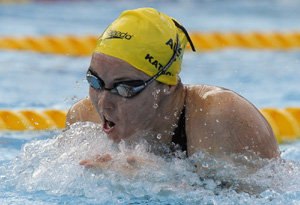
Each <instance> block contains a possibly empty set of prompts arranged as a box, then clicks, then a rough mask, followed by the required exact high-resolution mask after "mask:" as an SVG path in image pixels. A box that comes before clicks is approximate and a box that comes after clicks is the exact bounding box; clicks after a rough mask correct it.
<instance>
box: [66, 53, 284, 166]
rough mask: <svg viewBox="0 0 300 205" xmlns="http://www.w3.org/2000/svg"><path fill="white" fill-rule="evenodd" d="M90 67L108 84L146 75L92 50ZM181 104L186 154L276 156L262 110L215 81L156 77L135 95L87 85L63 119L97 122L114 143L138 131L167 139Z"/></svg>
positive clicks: (153, 138)
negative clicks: (189, 82)
mask: <svg viewBox="0 0 300 205" xmlns="http://www.w3.org/2000/svg"><path fill="white" fill-rule="evenodd" d="M90 69H92V70H93V71H94V72H95V73H96V74H97V76H98V77H99V78H101V79H102V80H103V81H104V83H105V87H106V88H112V87H114V84H116V83H119V82H121V81H129V80H147V79H149V78H150V77H149V76H148V75H146V74H144V73H143V72H141V71H139V70H137V69H136V68H134V67H133V66H131V65H130V64H128V63H127V62H125V61H122V60H120V59H117V58H114V57H111V56H107V55H104V54H101V53H94V54H93V56H92V60H91V65H90ZM158 91H159V92H158ZM184 105H185V107H186V116H185V117H186V121H185V123H186V134H187V145H188V154H189V156H191V155H192V154H194V153H196V152H208V153H211V154H212V155H213V156H215V157H219V158H222V159H230V155H231V154H244V155H251V156H252V155H253V156H258V157H260V158H278V157H279V154H280V153H279V149H278V145H277V142H276V139H275V137H274V134H273V132H272V129H271V127H270V125H269V124H268V123H267V121H266V120H265V119H264V117H263V116H262V115H261V113H260V112H259V111H258V110H257V109H256V108H255V107H254V106H253V105H252V104H251V103H250V102H248V101H247V100H246V99H244V98H243V97H241V96H239V95H238V94H236V93H234V92H232V91H230V90H227V89H223V88H218V87H214V86H207V85H183V84H182V83H181V82H179V83H178V84H177V85H175V86H169V85H165V84H162V83H158V82H157V81H154V82H153V83H151V84H150V85H149V86H148V87H146V89H145V90H143V91H142V92H141V93H140V94H138V95H137V96H135V97H133V98H123V97H121V96H119V95H116V94H113V93H111V92H110V91H107V90H105V91H99V90H96V89H94V88H92V87H90V91H89V97H88V98H85V99H82V100H81V101H79V102H78V103H76V104H75V105H74V106H72V108H71V109H70V110H69V113H68V115H67V124H68V125H69V124H72V123H74V122H78V121H91V122H96V123H100V124H102V126H103V131H104V132H105V133H106V134H107V136H108V137H109V138H110V139H112V140H113V141H114V142H115V143H119V142H120V141H121V140H125V141H130V140H133V141H134V140H138V139H139V138H141V137H143V138H145V139H146V140H147V141H149V142H151V141H158V142H160V143H168V142H171V140H172V133H173V132H174V130H175V127H176V126H174V124H177V123H178V118H179V115H180V112H181V110H182V108H183V106H184ZM158 134H159V135H160V139H157V137H156V136H157V135H158ZM131 161H132V160H131ZM133 161H134V160H133Z"/></svg>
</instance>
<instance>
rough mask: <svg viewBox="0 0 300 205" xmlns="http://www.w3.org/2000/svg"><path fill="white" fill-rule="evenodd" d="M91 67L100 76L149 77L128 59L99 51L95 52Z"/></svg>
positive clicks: (144, 78)
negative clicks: (124, 59) (127, 60)
mask: <svg viewBox="0 0 300 205" xmlns="http://www.w3.org/2000/svg"><path fill="white" fill-rule="evenodd" d="M91 67H92V69H93V70H94V71H95V72H96V73H97V74H98V75H99V76H100V77H101V76H102V77H135V78H139V79H142V80H146V79H148V78H149V76H148V75H147V74H145V73H143V72H142V71H140V70H138V69H136V68H135V67H133V66H132V65H130V64H129V63H127V62H126V61H123V60H121V59H118V58H115V57H112V56H108V55H105V54H103V53H99V52H95V53H93V55H92V59H91Z"/></svg>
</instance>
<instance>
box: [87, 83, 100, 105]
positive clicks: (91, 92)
mask: <svg viewBox="0 0 300 205" xmlns="http://www.w3.org/2000/svg"><path fill="white" fill-rule="evenodd" d="M89 96H90V99H91V101H92V102H93V104H94V105H96V104H97V101H98V99H97V96H98V94H97V91H96V90H95V89H94V88H92V87H91V86H90V88H89Z"/></svg>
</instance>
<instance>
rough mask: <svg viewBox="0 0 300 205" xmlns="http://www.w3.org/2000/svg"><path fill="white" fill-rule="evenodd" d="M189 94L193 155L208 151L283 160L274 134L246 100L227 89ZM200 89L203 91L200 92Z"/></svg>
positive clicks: (190, 144)
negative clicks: (254, 154) (280, 158)
mask: <svg viewBox="0 0 300 205" xmlns="http://www.w3.org/2000/svg"><path fill="white" fill-rule="evenodd" d="M197 89H198V88H197V87H191V88H190V89H188V93H187V105H188V106H187V116H188V118H189V121H188V122H187V128H186V130H187V136H188V147H189V148H188V151H189V153H190V154H193V153H195V152H199V151H205V152H209V153H211V154H213V155H214V156H216V157H222V158H223V157H224V153H226V155H227V154H228V155H229V154H231V153H237V154H239V153H241V154H245V155H249V154H250V155H252V154H253V152H254V153H256V154H257V155H259V157H261V158H276V157H279V149H278V145H277V141H276V138H275V136H274V134H273V131H272V129H271V127H270V125H269V124H268V122H267V121H266V120H265V118H264V117H263V116H262V114H261V113H260V112H259V111H258V110H257V109H256V108H255V107H254V106H253V105H252V104H251V103H249V102H248V101H247V100H246V99H244V98H243V97H241V96H239V95H238V94H236V93H234V92H232V91H230V90H225V89H220V88H216V87H207V89H206V90H205V89H204V90H203V88H202V90H201V91H197ZM198 90H199V89H198Z"/></svg>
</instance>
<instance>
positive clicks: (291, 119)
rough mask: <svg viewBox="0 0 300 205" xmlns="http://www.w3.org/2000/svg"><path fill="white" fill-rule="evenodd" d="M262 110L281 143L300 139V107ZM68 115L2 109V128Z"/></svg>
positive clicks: (53, 123) (42, 126)
mask: <svg viewBox="0 0 300 205" xmlns="http://www.w3.org/2000/svg"><path fill="white" fill-rule="evenodd" d="M260 112H261V113H262V114H263V115H264V117H265V118H266V120H267V121H268V122H269V123H270V125H271V127H272V129H273V132H274V134H275V136H276V139H277V141H278V142H279V143H280V144H281V143H284V142H287V141H294V140H297V139H300V108H296V107H288V108H283V109H274V108H263V109H260ZM66 115H67V111H66V110H43V111H40V110H18V111H15V110H0V130H2V131H13V130H15V131H25V130H55V129H63V128H65V119H66Z"/></svg>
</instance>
